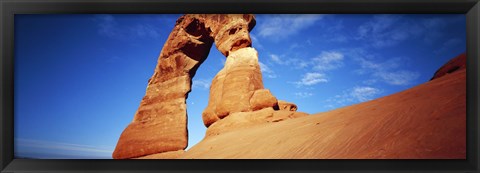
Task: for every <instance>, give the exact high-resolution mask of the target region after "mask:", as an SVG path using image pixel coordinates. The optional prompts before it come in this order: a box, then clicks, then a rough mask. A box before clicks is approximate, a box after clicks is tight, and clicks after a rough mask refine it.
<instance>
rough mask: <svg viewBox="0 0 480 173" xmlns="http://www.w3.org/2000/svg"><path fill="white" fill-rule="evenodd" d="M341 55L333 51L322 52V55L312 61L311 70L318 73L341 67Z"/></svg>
mask: <svg viewBox="0 0 480 173" xmlns="http://www.w3.org/2000/svg"><path fill="white" fill-rule="evenodd" d="M343 57H344V56H343V54H342V53H340V52H335V51H330V52H326V51H322V53H321V54H320V55H319V56H318V57H315V58H313V59H312V62H313V69H314V70H319V71H326V70H333V69H336V68H339V67H341V66H342V65H343V62H342V61H343Z"/></svg>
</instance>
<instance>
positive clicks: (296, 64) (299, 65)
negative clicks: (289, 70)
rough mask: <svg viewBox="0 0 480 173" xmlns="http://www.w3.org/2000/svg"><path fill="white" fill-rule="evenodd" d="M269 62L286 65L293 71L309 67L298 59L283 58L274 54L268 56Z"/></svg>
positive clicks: (305, 62)
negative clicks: (293, 69)
mask: <svg viewBox="0 0 480 173" xmlns="http://www.w3.org/2000/svg"><path fill="white" fill-rule="evenodd" d="M270 60H271V61H272V62H273V63H275V64H279V65H286V66H290V67H293V68H295V69H304V68H306V67H308V66H309V65H310V63H308V62H307V61H305V60H303V59H300V58H284V57H283V56H280V55H276V54H270Z"/></svg>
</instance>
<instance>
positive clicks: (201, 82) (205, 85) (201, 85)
mask: <svg viewBox="0 0 480 173" xmlns="http://www.w3.org/2000/svg"><path fill="white" fill-rule="evenodd" d="M210 83H211V80H207V79H195V80H193V81H192V88H194V89H195V88H198V89H204V90H206V89H209V88H210Z"/></svg>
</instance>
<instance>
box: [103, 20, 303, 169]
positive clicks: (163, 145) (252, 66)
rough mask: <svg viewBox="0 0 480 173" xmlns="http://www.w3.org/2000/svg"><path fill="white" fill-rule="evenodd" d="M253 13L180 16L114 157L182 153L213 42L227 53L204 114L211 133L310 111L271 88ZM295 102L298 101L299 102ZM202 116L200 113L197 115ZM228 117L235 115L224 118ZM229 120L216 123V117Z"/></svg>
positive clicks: (177, 155)
mask: <svg viewBox="0 0 480 173" xmlns="http://www.w3.org/2000/svg"><path fill="white" fill-rule="evenodd" d="M254 26H255V18H254V16H253V15H251V14H232V15H230V14H228V15H225V14H192V15H190V14H189V15H184V16H182V17H180V18H179V19H178V20H177V22H176V25H175V27H174V29H173V31H172V32H171V33H170V36H169V37H168V39H167V41H166V43H165V45H164V47H163V49H162V51H161V53H160V56H159V58H158V63H157V66H156V68H155V71H154V73H153V76H152V77H151V78H150V80H149V81H148V86H147V89H146V93H145V96H144V97H143V99H142V101H141V102H140V106H139V108H138V110H137V112H136V113H135V116H134V119H133V121H132V122H131V123H130V124H129V125H128V126H127V128H126V129H125V130H124V131H123V133H122V134H121V136H120V139H119V140H118V143H117V146H116V148H115V151H114V153H113V155H112V156H113V158H114V159H126V158H147V159H148V158H169V159H171V158H176V157H179V156H180V155H181V154H182V153H183V151H184V149H185V148H186V147H187V144H188V132H187V108H186V104H185V101H186V98H187V96H188V93H189V92H190V90H191V85H192V78H193V76H194V75H195V72H196V70H197V69H198V67H199V66H200V64H202V62H203V61H204V60H205V59H206V58H207V56H208V54H209V50H210V48H211V46H212V45H213V43H215V45H216V47H217V49H218V50H219V51H220V52H221V53H222V54H223V55H225V57H226V62H225V66H224V68H223V69H222V70H220V71H219V72H218V74H217V75H216V76H215V78H214V79H213V81H212V84H211V85H210V96H209V101H208V106H207V107H206V108H205V110H204V112H203V113H202V119H203V122H204V124H205V126H207V127H210V126H211V125H212V124H216V125H215V127H213V128H209V131H207V136H208V135H210V134H218V132H220V131H221V132H224V131H230V130H234V129H237V127H248V126H250V125H254V124H258V123H260V122H272V121H281V120H283V119H288V118H294V117H300V116H305V115H306V114H305V113H296V112H295V110H296V106H295V110H293V108H289V110H279V103H278V101H277V99H276V97H274V96H273V95H272V93H271V92H270V90H268V89H265V88H264V86H263V82H262V74H261V70H260V65H259V62H258V52H257V51H256V50H255V49H254V48H252V47H251V45H252V41H251V38H250V34H249V32H250V30H252V29H253V27H254ZM293 105H294V104H293ZM193 116H199V115H193ZM228 116H233V117H232V118H229V119H226V120H224V121H221V120H222V119H225V118H227V117H228ZM220 121H221V122H223V123H216V122H220Z"/></svg>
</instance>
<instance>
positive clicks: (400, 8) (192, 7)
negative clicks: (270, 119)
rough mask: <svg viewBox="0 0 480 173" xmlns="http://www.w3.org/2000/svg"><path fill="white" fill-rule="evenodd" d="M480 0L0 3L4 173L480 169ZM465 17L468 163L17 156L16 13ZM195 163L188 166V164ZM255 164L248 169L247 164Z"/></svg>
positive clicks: (1, 154) (58, 0)
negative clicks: (356, 14)
mask: <svg viewBox="0 0 480 173" xmlns="http://www.w3.org/2000/svg"><path fill="white" fill-rule="evenodd" d="M479 8H480V7H479V0H436V1H430V0H311V1H308V0H299V1H295V2H293V1H290V0H261V1H255V0H244V1H236V0H156V1H149V0H139V1H134V0H86V1H79V0H16V1H13V0H0V13H1V14H0V15H1V16H0V23H1V25H0V26H1V33H0V34H1V35H0V36H1V37H0V38H1V42H0V53H1V59H0V62H1V67H0V68H1V72H0V73H1V74H0V75H1V81H2V82H1V83H2V84H1V86H0V97H1V104H0V112H1V116H0V124H1V126H0V170H1V172H32V171H33V172H37V171H38V172H86V171H95V172H97V171H98V172H129V171H131V172H171V171H179V172H218V171H222V172H224V171H229V172H245V171H255V172H258V171H263V172H278V171H287V172H307V171H338V172H345V171H362V172H371V171H381V172H384V171H391V172H408V171H421V172H479V165H480V162H479V158H478V157H479V156H478V155H479V143H478V140H479V138H480V136H479V129H480V128H479V126H478V123H479V119H478V105H479V99H480V93H479V92H478V90H479V88H478V86H479V84H480V83H479V80H478V77H479V76H478V73H479V69H478V68H479V67H480V63H479V61H478V57H479V40H480V35H479V32H480V22H479V20H480V9H479ZM180 12H181V13H260V14H261V13H287V14H290V13H327V14H328V13H337V14H338V13H342V14H355V13H367V14H373V13H397V14H427V13H456V14H465V16H466V19H467V20H466V21H467V22H466V23H467V30H466V32H467V66H468V67H467V93H469V94H468V95H467V105H468V106H467V151H468V152H467V159H466V160H393V159H387V160H267V159H262V160H253V159H245V160H162V161H158V160H48V159H42V160H30V159H13V154H14V153H13V151H14V150H13V115H14V112H13V108H14V107H13V106H14V105H13V103H14V94H13V93H14V85H13V84H14V83H13V79H14V69H13V68H14V24H15V21H14V16H15V14H65V13H67V14H95V13H100V14H103V13H111V14H120V13H122V14H125V13H126V14H134V13H135V14H145V13H159V14H160V13H180ZM186 164H188V165H189V166H188V167H186V166H184V165H186ZM245 165H248V166H245Z"/></svg>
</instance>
